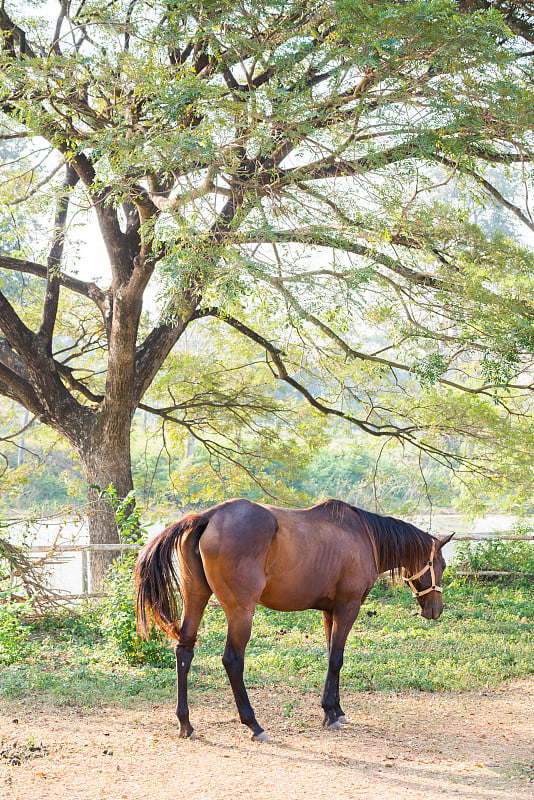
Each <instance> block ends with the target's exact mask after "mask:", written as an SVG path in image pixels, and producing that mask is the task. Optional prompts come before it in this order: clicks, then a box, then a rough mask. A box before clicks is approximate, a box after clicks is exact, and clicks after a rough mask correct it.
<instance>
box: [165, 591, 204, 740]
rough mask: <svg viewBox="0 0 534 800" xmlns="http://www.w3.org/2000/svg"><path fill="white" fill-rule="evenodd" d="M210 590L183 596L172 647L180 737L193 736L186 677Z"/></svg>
mask: <svg viewBox="0 0 534 800" xmlns="http://www.w3.org/2000/svg"><path fill="white" fill-rule="evenodd" d="M210 595H211V592H210V591H206V592H203V593H199V594H196V595H195V597H194V600H192V601H191V600H188V599H185V598H184V601H183V602H184V605H183V610H182V619H181V624H180V635H179V638H178V643H177V645H176V647H175V648H174V652H175V655H176V695H177V702H176V716H177V717H178V721H179V723H180V737H181V738H182V739H188V738H194V736H195V735H194V730H193V726H192V725H191V722H190V720H189V705H188V702H187V677H188V674H189V668H190V666H191V662H192V660H193V655H194V650H195V642H196V638H197V633H198V628H199V625H200V622H201V620H202V615H203V614H204V609H205V608H206V606H207V604H208V600H209V598H210Z"/></svg>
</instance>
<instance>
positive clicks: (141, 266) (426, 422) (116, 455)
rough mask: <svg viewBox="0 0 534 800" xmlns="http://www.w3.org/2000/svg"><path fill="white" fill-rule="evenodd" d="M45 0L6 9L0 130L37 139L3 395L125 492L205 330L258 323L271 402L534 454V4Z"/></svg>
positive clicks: (402, 435)
mask: <svg viewBox="0 0 534 800" xmlns="http://www.w3.org/2000/svg"><path fill="white" fill-rule="evenodd" d="M52 8H54V4H53V3H50V2H39V0H34V1H33V2H32V3H23V2H9V0H5V2H4V3H3V4H2V7H1V9H0V31H1V32H2V56H1V60H2V64H1V66H2V69H1V73H0V109H1V123H2V133H1V136H2V139H3V141H4V143H11V144H12V143H13V142H16V143H18V144H19V147H20V149H19V151H18V152H19V155H18V156H17V157H16V158H15V159H11V161H10V160H9V159H7V160H6V161H5V163H4V167H3V174H4V177H3V183H2V196H3V204H2V209H3V218H2V225H3V226H8V227H9V226H11V228H10V230H11V229H14V228H16V229H17V233H16V236H14V237H13V236H11V239H10V247H9V248H7V247H5V246H4V248H3V250H2V253H1V254H0V269H1V270H2V273H3V278H2V283H1V287H2V292H1V293H0V328H1V331H2V333H3V339H2V340H1V342H0V344H1V347H0V392H1V393H2V394H4V395H5V396H7V397H9V398H11V399H13V400H14V401H16V402H17V403H19V404H20V405H22V406H24V407H25V408H27V409H28V410H29V411H30V412H31V414H33V415H35V416H36V417H37V418H38V419H39V420H41V421H42V422H44V423H46V424H47V425H50V426H52V427H53V428H55V429H56V430H58V431H59V432H60V433H61V434H62V435H63V436H64V437H65V438H66V439H67V440H68V441H69V442H70V443H71V445H72V446H73V447H74V449H75V450H76V452H77V454H78V456H79V458H80V460H81V463H82V465H83V467H84V471H85V475H86V478H87V481H88V483H89V484H93V485H100V486H107V485H108V483H113V484H114V485H115V487H116V490H117V491H118V493H119V494H122V495H123V496H124V494H126V493H127V492H128V491H129V489H130V488H131V476H130V453H129V436H130V424H131V420H132V417H133V414H134V412H135V410H136V409H137V408H139V407H140V406H143V407H146V408H151V409H152V410H153V411H155V413H157V414H159V415H160V416H161V415H163V416H165V415H166V416H167V418H168V419H170V418H173V417H174V418H175V419H177V420H178V421H181V423H182V424H183V423H184V416H183V413H184V402H183V399H184V398H180V397H178V396H176V394H175V395H173V397H174V399H173V400H169V402H168V403H166V404H165V407H164V408H163V407H162V403H161V401H160V398H158V396H157V394H156V393H154V392H153V382H154V380H155V378H156V376H157V375H158V373H159V372H160V370H161V369H162V367H163V365H164V363H165V361H166V359H167V357H168V356H169V353H170V352H171V351H172V349H173V348H174V346H175V345H176V344H177V343H178V342H179V340H180V339H181V338H182V337H183V334H184V331H186V330H192V329H193V327H194V329H195V330H196V329H197V328H198V329H199V330H201V331H202V333H201V338H200V340H199V341H200V342H202V341H203V339H202V337H205V339H204V340H207V339H208V338H209V339H213V337H218V336H221V335H222V333H221V331H223V330H224V329H225V328H230V329H231V330H232V332H233V333H232V336H233V337H237V338H234V341H239V337H244V339H246V340H247V341H248V342H249V343H250V345H247V347H249V346H251V347H253V348H255V351H256V352H257V353H258V354H261V356H262V358H263V360H264V367H263V368H264V369H265V370H268V371H269V372H270V374H271V375H272V376H274V378H275V380H276V382H277V383H278V384H279V385H280V386H286V387H288V388H287V390H285V391H284V392H283V391H282V390H278V394H276V391H275V393H274V395H272V396H273V398H274V399H273V401H272V402H274V401H275V400H277V401H280V400H281V401H282V403H283V404H284V403H285V404H287V403H288V402H289V398H291V397H297V396H298V397H301V398H303V399H304V401H305V402H306V403H307V404H309V405H310V407H311V408H313V409H315V411H317V412H319V413H323V414H326V415H328V416H330V417H331V418H333V419H341V420H344V421H346V422H347V423H349V424H351V425H352V426H355V428H356V429H357V430H358V431H361V432H363V433H365V434H369V435H371V436H373V437H378V438H380V439H383V440H384V442H386V441H390V440H395V441H399V442H401V443H404V444H406V445H408V446H414V447H417V448H420V449H422V450H423V451H426V452H428V453H431V454H434V455H435V456H436V457H438V458H444V459H446V460H448V462H449V463H450V464H453V465H459V464H461V463H468V464H470V467H471V468H472V469H475V470H478V471H479V472H485V473H487V474H491V475H492V476H493V477H495V478H499V479H500V478H501V477H502V473H503V470H505V469H506V470H507V471H508V472H510V469H509V468H510V464H513V465H514V469H518V468H519V467H520V468H521V472H522V474H524V472H525V471H526V472H528V473H529V475H530V472H531V463H530V455H529V451H530V439H531V437H532V432H531V429H530V426H529V424H528V421H529V419H530V414H531V403H532V394H531V380H532V378H531V368H532V359H533V353H534V349H533V348H534V330H533V327H532V325H533V313H534V309H533V306H532V302H531V294H532V291H531V290H532V280H533V277H532V276H533V270H532V266H533V264H532V258H533V255H532V250H531V248H530V246H529V242H530V241H531V238H530V237H531V236H532V231H533V230H534V222H533V220H532V217H531V212H530V193H531V184H532V176H531V159H532V154H533V152H534V144H533V141H532V138H533V137H532V123H533V118H534V114H533V111H532V109H533V107H534V104H533V99H534V98H533V89H532V86H533V82H532V77H533V76H532V55H533V54H532V47H531V43H532V41H534V39H533V36H534V34H533V31H534V8H533V9H531V4H530V3H526V4H525V3H521V4H519V3H515V2H513V1H512V0H510V2H502V3H499V2H497V3H483V2H460V3H459V2H453V1H452V0H429V1H428V2H423V1H422V0H421V1H418V2H411V1H410V0H406V2H391V0H389V1H386V0H371V2H365V3H364V2H358V1H357V0H327V1H318V2H313V1H311V2H310V1H309V0H308V1H307V2H301V1H300V0H273V2H261V3H259V2H256V0H249V1H248V2H234V0H232V2H226V1H225V0H221V1H220V2H216V1H215V0H207V1H206V2H202V3H200V2H199V3H191V2H182V1H181V0H167V2H159V1H158V0H151V1H150V2H146V1H145V0H133V1H130V0H129V1H128V2H112V3H104V2H103V1H102V0H92V2H85V1H84V0H82V2H79V3H78V2H70V3H66V2H63V1H62V2H58V4H57V15H55V16H52V12H51V9H52ZM518 187H519V189H520V192H518V191H517V188H518ZM473 202H475V203H478V204H481V205H482V206H485V207H486V206H493V207H495V206H498V207H500V208H501V209H502V210H503V214H504V215H505V216H507V219H508V222H507V227H506V226H505V225H504V224H503V229H505V232H503V231H500V230H498V229H495V230H492V231H490V232H488V231H487V230H485V229H484V228H483V227H480V226H477V225H476V224H475V223H474V221H473V217H472V215H471V216H470V213H469V204H470V203H471V204H472V203H473ZM52 209H53V211H52ZM15 210H16V217H15V214H14V211H15ZM85 213H87V214H89V213H90V214H92V215H94V217H95V218H96V220H97V223H98V231H99V236H100V237H101V239H102V241H103V243H104V245H105V248H106V251H107V256H108V259H109V274H108V276H107V277H103V276H102V274H101V273H102V272H103V269H102V267H103V265H101V264H95V266H94V273H95V276H97V275H98V279H95V280H88V279H87V276H85V275H84V276H79V275H77V274H76V266H77V265H76V258H75V243H76V236H77V227H76V226H77V223H78V222H79V220H81V219H82V218H83V215H84V214H85ZM20 218H22V219H24V226H22V225H20V223H18V222H17V220H18V219H20ZM34 220H40V222H39V226H37V225H34V224H32V223H33V221H34ZM510 227H511V229H512V230H513V231H514V235H513V236H510ZM87 250H88V251H89V252H90V245H89V246H88V247H87ZM16 275H19V276H21V275H22V276H25V278H24V285H25V286H26V287H30V288H31V291H32V292H34V300H35V299H36V298H37V297H38V295H39V292H40V301H39V302H40V307H39V313H36V308H37V306H36V304H35V302H34V303H33V305H32V306H31V310H29V311H28V310H27V309H26V308H24V304H23V303H21V302H20V295H19V296H17V294H16V292H15V291H14V286H15V276H16ZM28 276H33V279H32V280H31V281H29V282H28V280H27V278H28ZM150 282H152V284H155V285H156V286H157V291H154V292H152V295H151V296H152V297H154V296H156V295H157V304H158V314H157V318H156V316H155V313H154V310H153V306H152V309H151V314H150V316H148V317H147V316H146V314H145V315H143V297H144V295H145V292H146V289H147V287H148V286H149V283H150ZM66 298H69V299H66ZM72 298H75V299H72ZM76 298H77V299H76ZM154 302H155V301H152V303H154ZM154 320H155V321H154ZM236 347H237V348H238V349H239V345H236ZM89 353H91V358H92V359H93V361H92V362H91V364H90V363H89V360H88V359H89V355H88V354H89ZM95 354H97V355H98V359H99V365H100V366H99V368H98V369H96V368H95V367H94V364H95V361H94V359H95ZM265 374H267V373H265ZM151 387H152V388H151ZM151 391H152V392H153V394H152V395H151V394H150V392H151ZM260 394H261V393H260ZM170 396H172V391H171V395H170ZM170 396H169V397H170ZM269 402H271V401H269ZM191 433H192V434H193V435H195V434H196V433H197V430H196V428H195V426H194V425H192V426H191ZM466 437H467V438H466ZM505 462H506V464H505ZM106 535H107V534H106ZM102 537H104V534H102ZM104 538H105V537H104Z"/></svg>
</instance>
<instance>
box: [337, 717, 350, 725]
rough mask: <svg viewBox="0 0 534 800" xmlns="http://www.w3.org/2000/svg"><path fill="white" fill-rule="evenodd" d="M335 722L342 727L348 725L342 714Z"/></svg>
mask: <svg viewBox="0 0 534 800" xmlns="http://www.w3.org/2000/svg"><path fill="white" fill-rule="evenodd" d="M336 722H341V724H342V725H346V724H347V723H348V719H347V718H346V716H345V714H342V716H341V717H338V718H337V719H336Z"/></svg>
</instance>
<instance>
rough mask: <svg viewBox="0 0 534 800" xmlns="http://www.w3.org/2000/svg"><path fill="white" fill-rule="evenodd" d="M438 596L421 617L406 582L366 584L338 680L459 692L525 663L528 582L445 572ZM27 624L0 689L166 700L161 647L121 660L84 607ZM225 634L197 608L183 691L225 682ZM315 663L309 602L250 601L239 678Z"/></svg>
mask: <svg viewBox="0 0 534 800" xmlns="http://www.w3.org/2000/svg"><path fill="white" fill-rule="evenodd" d="M444 597H445V602H446V609H445V611H444V612H443V615H442V617H441V619H440V620H439V621H437V622H429V621H427V620H424V619H422V618H421V617H419V616H412V613H411V612H412V611H413V610H415V608H416V606H415V603H414V600H413V599H412V596H411V594H410V592H409V591H407V590H406V589H398V590H396V591H394V590H392V589H391V588H389V587H386V586H384V585H383V584H378V585H377V586H376V587H375V589H374V590H373V592H372V593H371V595H370V596H369V598H368V599H367V602H366V603H365V605H364V606H363V608H362V612H361V614H360V617H359V619H358V620H357V622H356V624H355V626H354V628H353V631H352V633H351V635H350V637H349V640H348V643H347V648H346V652H345V663H344V667H343V672H342V687H343V689H344V690H345V691H348V690H353V691H360V690H373V691H381V690H390V691H391V690H393V691H404V690H410V689H417V690H424V691H443V690H451V691H464V690H469V689H473V688H477V687H479V688H480V687H486V686H495V685H497V684H499V683H500V682H502V681H505V680H507V679H510V678H513V677H520V676H525V675H527V674H531V673H532V672H533V671H534V628H533V625H532V620H533V618H534V598H533V596H532V591H531V588H530V587H528V586H523V587H522V586H510V585H504V584H500V583H466V582H464V581H462V580H459V579H457V578H456V579H454V578H453V579H452V580H450V579H449V582H448V583H447V584H446V585H445V589H444ZM366 612H370V614H369V613H366ZM29 633H30V635H29V638H28V639H27V646H26V648H25V650H24V653H23V654H22V655H20V656H19V657H18V658H17V660H16V661H14V662H13V663H11V664H6V665H4V666H0V697H4V698H5V699H9V700H14V699H21V700H24V698H29V697H31V698H32V702H35V701H37V702H40V703H42V704H54V705H69V706H77V707H84V708H94V707H99V706H102V705H115V704H116V705H125V706H131V705H135V704H138V703H140V702H143V701H148V702H150V703H159V702H161V703H169V702H172V700H173V697H174V692H175V676H174V669H173V667H172V666H171V665H172V663H173V655H172V651H169V656H168V660H167V663H168V665H169V666H163V667H154V666H148V665H145V666H135V667H134V666H129V665H128V664H127V663H125V660H124V659H122V658H121V657H120V656H119V655H117V652H116V650H114V649H113V648H110V646H109V643H106V641H105V640H104V638H103V636H102V630H101V627H100V622H99V618H98V614H97V613H96V612H95V611H94V610H91V609H88V610H87V612H86V614H85V615H84V616H83V618H80V619H76V618H73V617H63V618H60V619H52V620H45V621H44V622H42V623H40V624H39V625H33V626H31V628H30V630H29ZM225 635H226V625H225V619H224V615H223V613H222V611H221V610H220V609H218V608H211V607H210V608H208V609H207V611H206V614H205V617H204V620H203V623H202V627H201V630H200V641H199V644H198V646H197V649H196V654H195V660H194V661H193V665H192V668H191V676H190V686H191V692H192V695H193V696H194V695H195V694H196V695H198V694H202V693H209V694H215V693H218V692H220V691H224V692H226V691H229V690H228V688H227V682H226V675H225V673H224V669H223V667H222V665H221V653H222V650H223V648H224V640H225ZM325 671H326V655H325V645H324V634H323V626H322V617H321V614H320V613H319V612H313V611H309V612H298V613H294V614H283V613H280V612H274V611H269V610H268V609H262V608H258V610H257V612H256V617H255V625H254V630H253V636H252V639H251V641H250V643H249V647H248V650H247V657H246V680H247V683H248V685H249V686H265V687H277V688H280V686H281V685H284V686H287V687H292V688H293V689H297V690H300V691H305V690H313V689H315V690H319V688H320V687H321V686H322V683H323V681H324V676H325Z"/></svg>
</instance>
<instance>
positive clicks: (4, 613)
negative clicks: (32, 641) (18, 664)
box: [0, 604, 30, 665]
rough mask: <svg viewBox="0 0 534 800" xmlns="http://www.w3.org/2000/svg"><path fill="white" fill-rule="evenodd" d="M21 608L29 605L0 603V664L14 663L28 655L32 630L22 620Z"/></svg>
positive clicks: (23, 608)
mask: <svg viewBox="0 0 534 800" xmlns="http://www.w3.org/2000/svg"><path fill="white" fill-rule="evenodd" d="M21 610H25V611H27V610H28V609H27V606H24V607H22V606H20V607H18V608H15V606H13V605H10V604H6V605H3V604H0V664H5V665H7V664H13V663H14V662H15V661H18V660H20V659H22V658H24V657H25V656H26V655H28V652H29V645H28V637H29V635H30V630H29V628H28V626H26V625H23V624H22V622H21V620H20V612H21Z"/></svg>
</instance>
